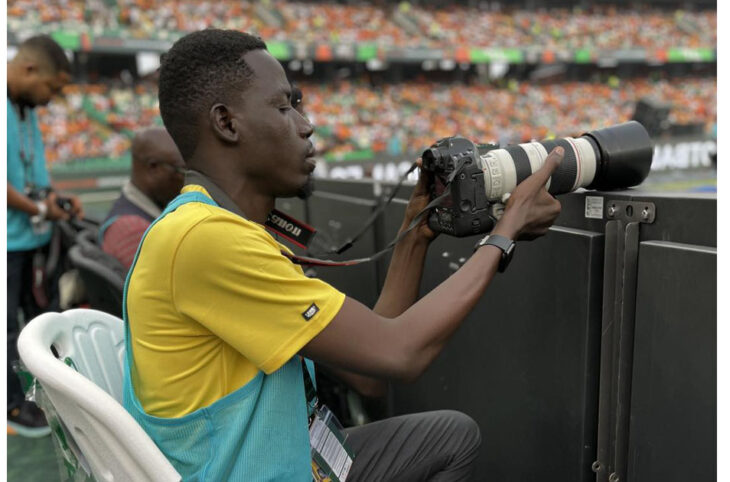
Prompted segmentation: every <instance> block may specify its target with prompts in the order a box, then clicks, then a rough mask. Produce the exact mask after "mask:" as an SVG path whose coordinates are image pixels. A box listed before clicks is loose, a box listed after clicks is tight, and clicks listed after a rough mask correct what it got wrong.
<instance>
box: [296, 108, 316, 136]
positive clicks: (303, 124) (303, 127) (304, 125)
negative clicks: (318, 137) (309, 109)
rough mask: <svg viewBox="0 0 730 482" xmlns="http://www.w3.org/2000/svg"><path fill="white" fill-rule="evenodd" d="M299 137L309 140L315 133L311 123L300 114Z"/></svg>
mask: <svg viewBox="0 0 730 482" xmlns="http://www.w3.org/2000/svg"><path fill="white" fill-rule="evenodd" d="M299 117H300V120H299V135H300V136H302V137H303V138H304V139H308V138H309V137H310V136H311V135H312V134H313V133H314V125H312V123H311V122H309V119H308V118H307V116H305V115H302V114H299Z"/></svg>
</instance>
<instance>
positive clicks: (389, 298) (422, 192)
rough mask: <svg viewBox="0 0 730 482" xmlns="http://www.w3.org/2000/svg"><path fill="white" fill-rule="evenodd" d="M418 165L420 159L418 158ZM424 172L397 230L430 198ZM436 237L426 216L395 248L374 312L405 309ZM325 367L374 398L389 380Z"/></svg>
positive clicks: (389, 313)
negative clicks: (430, 245)
mask: <svg viewBox="0 0 730 482" xmlns="http://www.w3.org/2000/svg"><path fill="white" fill-rule="evenodd" d="M418 165H419V167H420V165H421V160H420V159H419V160H418ZM426 174H427V173H425V172H423V171H421V172H420V175H419V178H418V183H417V184H416V187H415V188H414V190H413V193H412V194H411V198H410V200H409V201H408V206H407V207H406V213H405V216H404V219H403V224H402V225H401V228H400V230H399V234H400V233H401V232H403V231H405V230H406V229H408V226H409V225H410V224H411V221H412V220H413V219H414V218H415V217H416V215H417V214H418V213H419V212H420V211H421V210H422V209H423V208H425V207H426V205H427V204H428V202H429V195H428V188H427V186H428V180H429V179H428V177H427V176H426ZM435 237H436V234H435V233H434V232H433V231H431V229H429V227H428V225H427V224H426V223H425V220H424V221H423V222H422V223H421V225H420V226H418V227H417V228H415V229H413V231H411V232H410V233H409V234H407V235H406V237H405V238H403V239H402V240H401V241H400V242H399V243H398V244H397V245H396V246H395V248H394V250H393V257H392V258H391V262H390V266H389V267H388V273H387V275H386V277H385V283H384V284H383V289H382V291H381V293H380V297H379V298H378V301H377V303H376V304H375V307H374V308H373V312H374V313H376V314H378V315H380V316H381V317H384V318H395V317H397V316H399V315H401V314H403V312H404V311H406V310H407V309H408V308H409V307H410V306H411V305H413V303H414V302H415V301H416V299H417V298H418V290H419V287H420V284H421V275H422V274H423V263H424V261H425V259H426V251H427V250H428V245H429V244H430V242H431V241H432V240H433V239H434V238H435ZM326 369H327V370H328V371H330V372H331V373H333V374H334V375H335V376H337V377H338V378H340V379H341V380H342V381H344V382H345V383H347V385H349V386H350V387H352V388H354V389H355V390H356V391H357V392H358V393H359V394H361V395H363V396H365V397H370V398H377V397H383V396H385V395H386V393H387V390H388V384H387V382H386V381H385V380H382V379H377V378H372V377H368V376H364V375H360V374H358V373H353V372H348V371H346V370H341V369H338V368H336V367H333V366H328V367H326Z"/></svg>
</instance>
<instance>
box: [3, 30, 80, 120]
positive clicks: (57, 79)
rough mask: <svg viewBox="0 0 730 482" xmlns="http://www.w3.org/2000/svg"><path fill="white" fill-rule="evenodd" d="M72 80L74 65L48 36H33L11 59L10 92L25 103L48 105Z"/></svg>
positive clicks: (22, 104) (18, 101)
mask: <svg viewBox="0 0 730 482" xmlns="http://www.w3.org/2000/svg"><path fill="white" fill-rule="evenodd" d="M70 80H71V64H70V63H69V61H68V58H67V57H66V54H65V53H64V51H63V49H62V48H61V47H60V46H59V45H58V44H57V43H56V42H55V41H54V40H53V39H52V38H51V37H49V36H48V35H38V36H36V37H31V38H29V39H27V40H26V41H25V42H23V43H22V44H20V46H19V47H18V53H17V54H16V55H15V57H14V58H13V60H11V61H10V62H8V94H9V96H10V99H11V100H12V101H13V102H15V103H16V104H19V105H21V106H24V107H25V106H27V107H31V108H33V107H36V106H42V105H46V104H48V103H49V102H50V101H51V99H52V98H53V97H54V96H56V95H57V94H59V93H60V92H61V89H63V87H64V86H65V85H66V84H68V82H69V81H70Z"/></svg>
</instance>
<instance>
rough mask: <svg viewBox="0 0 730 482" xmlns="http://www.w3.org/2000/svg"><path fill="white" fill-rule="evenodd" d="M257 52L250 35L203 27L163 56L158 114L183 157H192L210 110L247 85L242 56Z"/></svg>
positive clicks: (262, 46)
mask: <svg viewBox="0 0 730 482" xmlns="http://www.w3.org/2000/svg"><path fill="white" fill-rule="evenodd" d="M261 49H266V44H265V43H264V42H263V41H262V40H261V39H260V38H258V37H254V36H253V35H249V34H246V33H243V32H237V31H233V30H214V29H208V30H202V31H200V32H195V33H192V34H189V35H186V36H185V37H183V38H181V39H180V40H178V41H177V42H175V45H174V46H173V48H172V49H171V50H170V51H169V52H167V53H166V54H165V55H164V56H163V58H162V65H161V68H160V84H159V99H160V114H161V115H162V120H163V122H164V123H165V127H166V128H167V130H168V131H169V132H170V135H171V136H172V138H173V139H174V140H175V143H176V144H177V145H178V147H179V148H180V153H181V154H182V156H183V158H184V159H186V160H188V159H190V157H191V156H192V155H193V154H194V152H195V149H196V148H197V142H198V135H199V133H200V130H201V128H202V125H203V121H204V119H205V118H206V117H207V116H208V110H209V109H210V107H211V106H212V105H213V104H215V103H216V102H223V103H228V102H230V101H231V100H232V99H231V97H232V96H233V95H240V94H241V92H243V91H244V90H245V89H246V87H248V85H249V83H250V81H251V79H252V77H253V71H252V70H251V68H250V67H249V65H248V64H247V63H246V62H245V61H244V60H243V56H244V55H245V54H247V53H248V52H250V51H252V50H261Z"/></svg>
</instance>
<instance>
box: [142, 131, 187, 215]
mask: <svg viewBox="0 0 730 482" xmlns="http://www.w3.org/2000/svg"><path fill="white" fill-rule="evenodd" d="M184 169H185V164H184V163H183V159H182V156H181V155H180V151H179V150H178V148H177V146H176V145H175V143H174V142H173V140H172V137H170V134H168V133H167V131H166V130H165V129H163V128H161V127H151V128H149V129H145V130H143V131H140V132H138V133H137V134H136V135H135V136H134V139H132V184H134V185H135V186H136V187H137V188H138V189H139V190H141V191H142V192H143V193H145V194H146V195H147V197H149V198H150V199H152V200H153V201H154V202H155V204H157V205H158V206H159V207H160V208H164V207H165V206H166V205H167V203H169V202H170V201H172V200H173V199H174V198H175V196H177V195H178V194H179V193H180V189H182V186H183V181H184V178H185V176H184Z"/></svg>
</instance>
